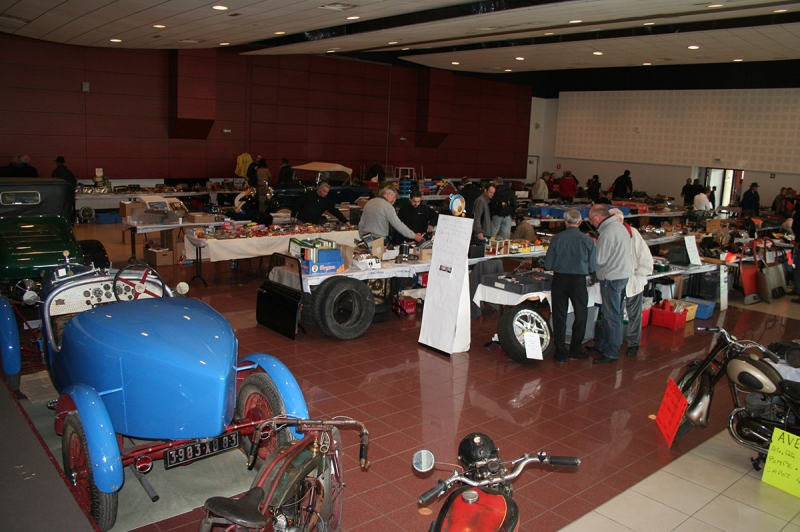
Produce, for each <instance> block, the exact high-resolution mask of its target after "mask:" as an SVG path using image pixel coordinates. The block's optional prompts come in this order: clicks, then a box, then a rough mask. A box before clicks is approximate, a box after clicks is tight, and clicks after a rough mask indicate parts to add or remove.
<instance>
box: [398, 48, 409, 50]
mask: <svg viewBox="0 0 800 532" xmlns="http://www.w3.org/2000/svg"><path fill="white" fill-rule="evenodd" d="M400 49H401V50H410V49H411V48H400Z"/></svg>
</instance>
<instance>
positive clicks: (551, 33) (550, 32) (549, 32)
mask: <svg viewBox="0 0 800 532" xmlns="http://www.w3.org/2000/svg"><path fill="white" fill-rule="evenodd" d="M545 35H554V34H553V32H552V31H548V32H547V33H545Z"/></svg>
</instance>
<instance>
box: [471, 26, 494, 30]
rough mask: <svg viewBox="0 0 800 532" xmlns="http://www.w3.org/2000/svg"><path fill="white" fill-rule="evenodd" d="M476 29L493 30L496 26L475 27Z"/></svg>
mask: <svg viewBox="0 0 800 532" xmlns="http://www.w3.org/2000/svg"><path fill="white" fill-rule="evenodd" d="M475 29H476V30H478V31H492V30H493V29H494V26H484V27H482V28H475Z"/></svg>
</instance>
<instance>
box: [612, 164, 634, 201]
mask: <svg viewBox="0 0 800 532" xmlns="http://www.w3.org/2000/svg"><path fill="white" fill-rule="evenodd" d="M631 192H633V181H631V171H630V170H625V172H624V173H623V174H622V175H621V176H619V177H618V178H617V179H616V180H614V192H613V193H612V194H611V197H612V198H630V197H631Z"/></svg>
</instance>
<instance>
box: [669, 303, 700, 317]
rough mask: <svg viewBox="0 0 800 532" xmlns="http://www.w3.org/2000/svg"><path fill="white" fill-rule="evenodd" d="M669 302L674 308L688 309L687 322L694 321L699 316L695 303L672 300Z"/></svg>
mask: <svg viewBox="0 0 800 532" xmlns="http://www.w3.org/2000/svg"><path fill="white" fill-rule="evenodd" d="M669 302H670V304H671V305H672V308H676V306H678V305H682V306H683V307H684V308H685V309H686V321H693V320H694V319H695V317H696V316H697V305H696V304H695V303H692V302H690V301H686V300H685V299H684V300H681V299H670V300H669Z"/></svg>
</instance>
